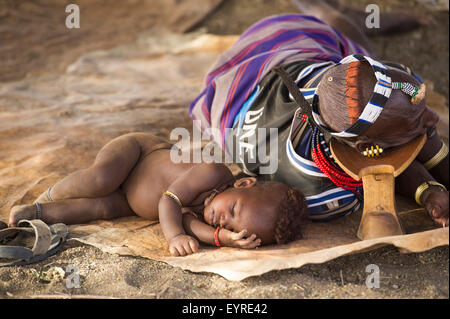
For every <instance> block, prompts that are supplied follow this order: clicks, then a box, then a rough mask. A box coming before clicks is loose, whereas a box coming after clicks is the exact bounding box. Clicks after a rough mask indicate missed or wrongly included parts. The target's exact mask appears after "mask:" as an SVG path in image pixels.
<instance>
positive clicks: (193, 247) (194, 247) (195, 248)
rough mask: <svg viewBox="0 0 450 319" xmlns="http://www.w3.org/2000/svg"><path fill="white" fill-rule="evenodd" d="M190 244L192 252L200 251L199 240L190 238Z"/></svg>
mask: <svg viewBox="0 0 450 319" xmlns="http://www.w3.org/2000/svg"><path fill="white" fill-rule="evenodd" d="M189 246H190V247H191V250H192V252H194V253H196V252H198V241H196V240H190V241H189Z"/></svg>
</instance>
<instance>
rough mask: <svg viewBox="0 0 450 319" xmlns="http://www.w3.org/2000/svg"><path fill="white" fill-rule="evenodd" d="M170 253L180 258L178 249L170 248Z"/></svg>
mask: <svg viewBox="0 0 450 319" xmlns="http://www.w3.org/2000/svg"><path fill="white" fill-rule="evenodd" d="M169 252H170V254H171V255H172V256H175V257H177V256H179V253H178V249H177V248H176V247H169Z"/></svg>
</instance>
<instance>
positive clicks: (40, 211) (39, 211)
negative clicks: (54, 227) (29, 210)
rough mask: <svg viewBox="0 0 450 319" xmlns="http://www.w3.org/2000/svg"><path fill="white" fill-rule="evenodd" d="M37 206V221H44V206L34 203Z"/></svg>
mask: <svg viewBox="0 0 450 319" xmlns="http://www.w3.org/2000/svg"><path fill="white" fill-rule="evenodd" d="M34 206H36V219H42V206H41V204H39V203H38V202H35V203H34Z"/></svg>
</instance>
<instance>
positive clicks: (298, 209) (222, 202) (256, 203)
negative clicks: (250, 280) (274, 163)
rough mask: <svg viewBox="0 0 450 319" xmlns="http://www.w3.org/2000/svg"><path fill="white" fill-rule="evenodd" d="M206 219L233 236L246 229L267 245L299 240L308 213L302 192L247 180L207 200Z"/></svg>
mask: <svg viewBox="0 0 450 319" xmlns="http://www.w3.org/2000/svg"><path fill="white" fill-rule="evenodd" d="M204 218H205V221H206V222H207V223H208V224H210V225H213V226H219V225H220V226H221V227H223V228H226V229H229V230H232V231H234V232H240V231H241V230H243V229H246V230H247V231H248V234H253V233H254V234H256V235H257V236H258V238H260V239H261V241H262V244H263V245H267V244H271V243H277V244H284V243H287V242H289V241H292V240H295V239H300V238H301V237H302V234H301V228H302V226H303V225H304V224H305V223H306V221H307V220H308V212H307V206H306V199H305V197H304V196H303V194H302V193H300V191H298V190H296V189H294V188H290V187H288V186H286V185H284V184H282V183H276V182H258V181H256V179H255V178H253V177H248V178H241V179H239V180H237V181H236V182H235V184H234V187H231V188H228V189H227V190H225V191H224V192H222V193H220V194H218V195H216V196H215V197H214V198H213V199H212V200H208V201H207V202H206V203H205V210H204Z"/></svg>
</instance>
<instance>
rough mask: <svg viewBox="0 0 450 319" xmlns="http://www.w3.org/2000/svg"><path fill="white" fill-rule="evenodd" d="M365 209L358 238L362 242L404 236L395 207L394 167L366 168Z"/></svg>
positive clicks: (364, 182)
mask: <svg viewBox="0 0 450 319" xmlns="http://www.w3.org/2000/svg"><path fill="white" fill-rule="evenodd" d="M359 175H360V176H361V178H362V180H363V187H364V208H363V214H362V218H361V223H360V225H359V229H358V233H357V236H358V238H359V239H361V240H366V239H373V238H379V237H386V236H395V235H402V234H403V233H404V232H403V229H402V226H401V224H400V222H399V220H398V216H397V211H396V205H395V189H394V187H395V182H394V167H393V166H391V165H376V166H370V167H367V168H364V169H362V170H361V171H360V174H359Z"/></svg>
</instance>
